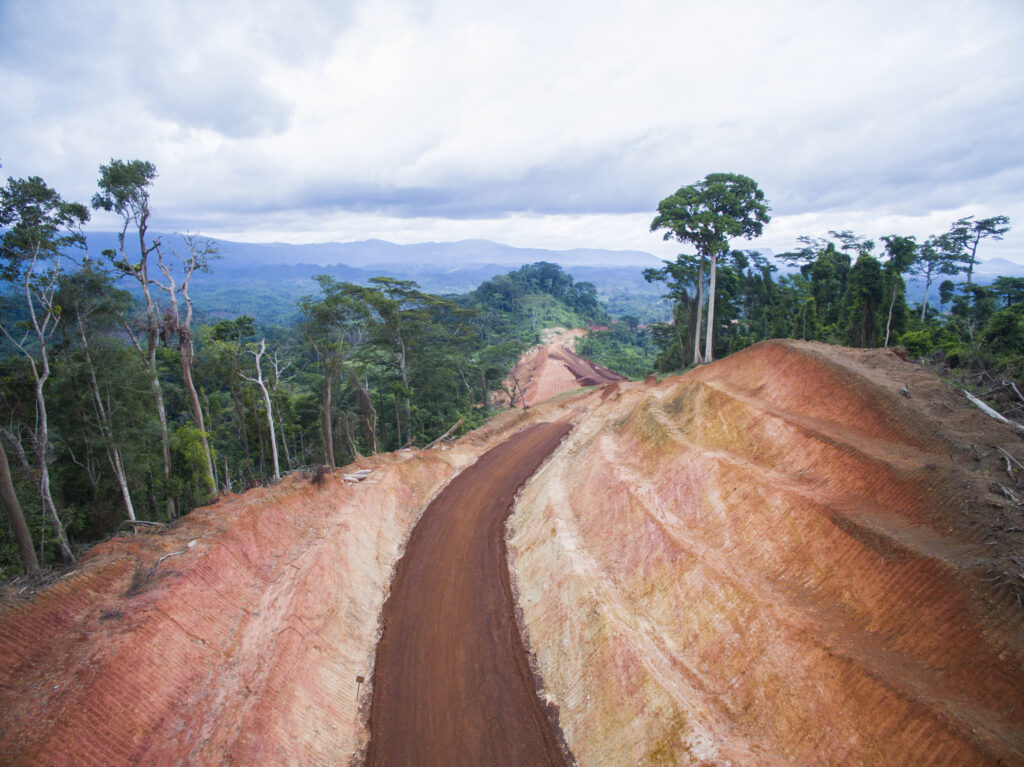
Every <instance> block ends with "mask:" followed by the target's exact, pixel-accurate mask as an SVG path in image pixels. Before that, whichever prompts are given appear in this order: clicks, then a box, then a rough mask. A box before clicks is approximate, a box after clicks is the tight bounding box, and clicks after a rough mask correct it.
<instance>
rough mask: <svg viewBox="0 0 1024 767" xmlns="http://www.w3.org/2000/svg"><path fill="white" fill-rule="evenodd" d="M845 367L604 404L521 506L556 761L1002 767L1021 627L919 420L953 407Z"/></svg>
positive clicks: (1013, 726) (681, 384)
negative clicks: (560, 734) (561, 756)
mask: <svg viewBox="0 0 1024 767" xmlns="http://www.w3.org/2000/svg"><path fill="white" fill-rule="evenodd" d="M860 354H862V353H860V352H854V351H853V350H841V349H834V348H829V347H825V346H823V345H811V344H797V343H768V344H761V345H758V346H756V347H753V348H752V349H749V350H747V351H746V352H743V353H740V354H736V355H734V356H732V357H730V358H728V359H727V360H724V361H723V362H720V363H716V364H715V365H712V366H708V367H706V368H703V369H701V370H699V371H698V372H696V373H695V374H691V375H689V376H686V377H683V378H681V379H673V380H670V381H666V382H663V383H662V384H661V385H659V386H657V387H643V386H640V385H635V384H629V385H620V386H619V387H618V388H617V390H615V391H613V392H610V393H608V394H609V396H607V398H606V399H605V401H604V402H603V404H602V405H600V406H599V407H597V408H596V409H594V410H593V411H592V412H591V413H590V415H589V416H588V417H587V418H586V419H584V420H583V421H582V422H581V423H580V424H579V426H578V427H577V429H576V431H575V432H574V433H573V434H572V435H571V436H570V437H569V439H568V440H567V441H566V443H564V444H563V446H562V447H561V448H560V449H559V450H558V451H557V452H556V453H555V455H554V456H553V458H552V459H551V461H550V462H549V463H548V464H547V465H546V466H545V467H544V468H543V469H541V471H540V472H538V474H537V475H535V476H534V477H533V478H532V479H531V480H530V482H529V483H528V484H527V486H526V487H525V488H524V490H523V493H522V496H521V499H520V502H519V504H518V506H517V511H516V513H515V515H514V516H513V518H512V521H511V522H510V525H511V527H512V529H513V530H514V535H513V536H512V538H511V549H512V554H513V557H514V572H515V576H516V579H517V582H518V587H519V592H520V596H521V605H522V608H523V613H524V621H525V624H526V627H527V629H528V632H529V639H530V644H531V649H532V651H533V652H534V653H535V655H536V660H537V663H538V665H539V668H540V671H541V674H542V677H543V679H544V681H545V684H546V688H547V694H548V695H549V696H550V698H551V700H552V701H553V702H554V703H555V704H557V705H558V706H559V708H560V721H561V725H562V729H563V731H564V734H565V736H566V739H567V741H568V744H569V746H570V747H571V748H572V750H573V752H574V754H575V755H576V756H577V758H578V759H579V762H580V764H698V763H701V764H724V763H727V762H728V763H732V764H744V765H754V764H756V765H765V764H780V765H781V764H793V763H798V764H878V765H891V764H949V765H963V764H1000V763H1001V764H1021V763H1024V752H1022V743H1024V692H1022V690H1024V642H1022V638H1021V637H1022V629H1024V624H1022V620H1021V612H1020V609H1019V606H1018V603H1017V601H1016V599H1015V598H1014V595H1013V593H1012V592H1011V593H1007V592H1006V591H1005V590H1000V585H1001V584H1000V582H996V581H997V579H996V578H990V577H988V574H989V573H991V572H992V571H993V570H992V568H993V567H995V565H997V564H998V563H994V561H993V559H992V554H991V552H992V550H993V549H992V547H991V546H990V545H988V544H990V543H991V541H990V540H989V538H994V537H995V536H996V535H997V533H998V531H997V529H996V528H997V525H994V524H993V523H992V521H991V520H990V519H988V518H987V517H982V516H980V515H996V514H1018V515H1019V513H1020V512H1019V511H1016V510H1013V509H1007V508H1003V507H1000V508H999V509H998V510H997V509H996V508H995V507H992V508H990V507H989V505H988V503H987V501H986V499H985V496H986V493H987V489H986V488H985V486H984V484H985V483H984V480H980V479H979V477H976V476H975V474H974V473H972V472H971V471H969V469H970V468H971V467H970V466H965V465H963V464H964V463H965V462H966V456H967V455H968V452H967V450H968V446H967V445H954V444H952V443H951V442H950V439H949V437H950V432H949V430H948V429H946V427H945V426H944V424H943V423H942V422H940V421H939V420H937V419H935V418H933V417H932V415H931V414H930V411H929V407H930V408H931V409H932V410H935V409H937V408H939V409H941V408H940V406H941V407H948V408H951V409H956V408H957V406H956V404H955V403H954V404H950V403H947V402H944V401H943V402H938V403H937V404H936V402H931V403H930V405H928V407H925V405H924V404H923V403H921V402H919V401H917V400H914V399H909V400H908V399H906V398H905V397H900V396H899V395H898V390H899V387H898V385H891V386H890V384H893V383H898V382H899V381H901V380H903V381H906V380H909V378H913V377H914V376H918V377H920V375H921V374H920V372H919V371H920V369H919V368H914V367H912V366H909V365H906V364H905V363H902V362H900V361H899V360H897V359H895V358H894V357H893V356H892V355H888V354H886V353H884V352H880V351H879V352H875V353H872V354H874V355H875V356H873V357H870V358H867V357H860V356H858V355H860ZM865 360H868V361H867V362H865ZM872 366H874V368H877V370H873V369H872ZM915 380H919V378H918V379H915ZM934 383H935V385H936V386H939V384H938V383H937V382H934ZM923 385H924V384H922V386H923ZM919 399H920V398H919ZM951 402H952V400H951ZM964 407H966V408H967V409H969V406H967V405H965V406H964ZM950 417H951V418H953V417H955V418H957V419H960V420H963V419H964V418H975V419H977V421H978V423H977V424H976V427H977V430H976V431H975V432H974V433H976V434H980V433H984V432H986V430H990V429H991V428H993V427H992V426H991V425H990V424H988V423H987V422H986V420H987V419H985V416H983V415H980V414H977V415H975V414H973V413H967V414H965V413H964V412H962V411H961V410H960V409H957V412H955V413H951V414H950ZM993 439H994V440H1000V439H1001V440H1003V442H1002V443H1001V444H1002V445H1003V446H1004V447H1006V446H1007V445H1009V446H1010V447H1011V448H1014V447H1015V448H1016V450H1017V452H1018V453H1020V452H1021V451H1020V447H1021V443H1020V442H1019V441H1018V442H1017V443H1016V444H1015V445H1014V444H1012V443H1011V442H1010V440H1012V439H1013V438H1012V437H1011V436H1009V432H1008V431H1007V432H1006V433H1003V432H1000V433H999V434H998V435H996V436H995V437H993ZM991 444H997V443H995V442H993V443H991ZM979 493H980V495H979ZM972 503H973V504H974V505H973V506H972V505H971V504H972ZM1005 505H1006V504H1003V506H1005ZM993 518H994V516H993ZM1019 526H1022V525H1019V524H1018V527H1019ZM1007 529H1011V528H1007ZM1012 529H1016V528H1012ZM1005 534H1006V533H1004V535H1005ZM996 569H997V570H998V567H997V568H996ZM1004 574H1005V573H1004Z"/></svg>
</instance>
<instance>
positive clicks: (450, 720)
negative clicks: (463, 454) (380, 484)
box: [366, 422, 571, 767]
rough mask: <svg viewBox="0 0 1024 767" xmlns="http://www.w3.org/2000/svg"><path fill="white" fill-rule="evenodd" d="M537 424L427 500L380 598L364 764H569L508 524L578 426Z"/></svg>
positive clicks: (499, 766)
mask: <svg viewBox="0 0 1024 767" xmlns="http://www.w3.org/2000/svg"><path fill="white" fill-rule="evenodd" d="M570 429H571V425H570V424H568V423H564V422H556V423H540V424H537V425H535V426H531V427H529V428H527V429H524V430H523V431H521V432H519V433H518V434H516V435H514V436H513V437H511V438H510V439H508V440H506V441H505V442H503V443H502V444H500V445H498V446H497V447H495V448H493V449H492V450H490V451H489V452H487V453H485V454H484V455H483V456H481V457H480V459H479V460H478V461H477V462H476V463H475V464H473V465H472V466H470V467H469V468H468V469H466V470H465V471H463V472H462V473H461V474H460V475H458V476H457V477H456V478H455V479H454V480H452V482H451V483H450V484H449V485H448V487H447V488H445V490H444V491H443V492H442V493H441V494H440V495H439V496H438V497H437V498H435V499H434V501H433V502H432V503H431V504H430V506H428V507H427V510H426V511H425V512H424V514H423V517H422V518H421V520H420V522H419V523H418V524H417V526H416V528H415V529H414V530H413V533H412V535H411V537H410V539H409V544H408V547H407V549H406V552H405V555H404V556H403V557H402V559H401V561H400V562H399V564H398V566H397V568H396V572H395V577H394V580H393V582H392V586H391V595H390V596H389V597H388V600H387V602H386V603H385V605H384V611H383V622H384V632H383V636H382V637H381V640H380V643H379V645H378V648H377V662H376V666H375V671H374V689H373V700H372V703H371V707H370V731H371V738H370V744H369V747H368V751H367V760H366V763H367V764H368V765H413V764H415V765H421V766H422V767H427V766H428V765H444V766H445V767H452V766H455V765H489V766H490V767H501V766H502V765H531V767H532V766H535V765H566V764H567V762H566V759H565V757H564V756H563V754H562V751H561V750H560V747H559V744H558V738H557V736H556V734H555V732H554V731H553V728H552V727H551V726H550V724H549V723H548V720H547V717H546V716H545V713H544V709H543V707H542V705H541V702H540V700H539V699H538V697H537V695H536V692H535V689H534V682H533V674H532V672H531V670H530V665H529V661H528V659H527V655H526V650H525V648H524V646H523V642H522V638H521V636H520V634H519V630H518V628H517V625H516V619H515V614H514V601H513V597H512V589H511V584H510V580H509V571H508V564H507V560H506V551H505V541H504V525H505V519H506V517H507V516H508V514H509V512H510V510H511V505H512V501H513V497H514V495H515V493H516V491H517V490H518V488H519V487H520V486H521V485H522V484H523V483H524V482H525V481H526V480H527V478H529V477H530V475H531V474H533V473H534V472H535V471H536V470H537V468H538V467H539V466H540V464H541V463H542V462H543V461H544V459H545V458H546V457H547V455H548V454H549V453H550V452H551V451H552V450H553V449H554V448H555V447H556V446H557V445H558V443H559V441H560V440H561V439H562V438H563V437H564V436H565V435H566V434H567V433H568V432H569V431H570Z"/></svg>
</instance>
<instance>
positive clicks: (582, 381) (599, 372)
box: [506, 330, 627, 407]
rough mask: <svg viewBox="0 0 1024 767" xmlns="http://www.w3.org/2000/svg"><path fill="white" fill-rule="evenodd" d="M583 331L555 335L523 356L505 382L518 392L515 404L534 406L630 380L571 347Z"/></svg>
mask: <svg viewBox="0 0 1024 767" xmlns="http://www.w3.org/2000/svg"><path fill="white" fill-rule="evenodd" d="M585 332H586V331H583V330H568V331H559V332H553V333H552V334H551V335H550V336H549V337H548V338H547V340H546V341H545V342H544V343H543V344H541V345H539V346H535V347H534V348H532V349H530V350H529V351H528V352H526V354H524V355H523V356H522V358H521V359H520V360H519V362H518V363H516V366H515V368H513V370H512V373H511V374H510V375H509V377H508V380H507V381H506V388H507V389H508V390H509V391H513V392H515V403H514V404H515V405H516V406H518V407H522V406H523V404H524V403H525V405H526V406H527V407H532V406H534V405H536V404H537V403H538V402H543V401H544V400H546V399H550V398H551V397H554V396H556V395H559V394H564V393H565V392H568V391H572V390H573V389H579V388H580V387H583V386H600V385H602V384H607V383H615V382H616V381H625V380H627V379H626V377H625V376H624V375H620V374H619V373H616V372H615V371H614V370H609V369H608V368H606V367H602V366H601V365H598V364H597V363H594V362H591V361H590V360H588V359H585V358H583V357H581V356H579V355H578V354H576V352H575V351H573V349H572V346H573V344H574V343H575V340H576V338H578V337H579V336H580V335H582V334H584V333H585Z"/></svg>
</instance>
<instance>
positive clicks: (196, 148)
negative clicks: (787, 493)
mask: <svg viewBox="0 0 1024 767" xmlns="http://www.w3.org/2000/svg"><path fill="white" fill-rule="evenodd" d="M0 14H2V15H0V30H3V31H0V78H2V80H3V82H4V86H5V95H6V96H7V97H8V98H7V102H8V104H11V105H16V108H12V109H9V110H8V112H9V116H8V119H6V120H5V121H4V122H3V123H2V124H0V160H2V161H3V162H4V165H5V168H4V171H5V172H6V173H10V174H12V175H29V174H39V175H42V176H44V178H46V179H47V180H48V181H49V182H50V183H51V184H53V185H54V186H56V187H57V188H58V189H59V190H61V191H62V193H64V194H65V195H66V196H68V197H73V198H77V199H88V197H89V196H91V194H92V191H93V189H94V183H95V178H96V175H97V168H98V166H99V165H100V164H101V163H104V162H106V161H108V160H109V159H110V158H111V157H123V158H126V159H128V158H134V157H140V158H144V159H148V160H151V161H153V162H154V163H156V165H157V167H158V169H159V171H160V178H159V180H158V182H157V188H156V189H155V190H154V202H155V204H156V205H157V208H158V214H159V215H162V216H164V218H165V219H166V220H167V221H170V222H175V223H178V222H183V225H180V226H179V227H178V228H188V227H187V226H186V225H184V224H186V223H188V222H191V227H190V228H192V229H197V228H202V227H208V228H210V229H211V230H215V231H211V233H224V232H235V233H236V234H238V236H245V237H246V238H247V239H253V238H254V236H255V234H256V233H258V232H274V233H276V235H277V237H276V238H277V239H282V240H291V241H309V240H310V239H315V238H318V237H320V236H321V235H323V236H327V235H330V236H329V237H327V238H328V239H353V238H357V237H358V236H380V237H388V236H391V237H393V238H398V237H399V236H400V235H401V236H405V235H408V236H409V237H418V236H419V235H418V234H417V233H419V232H422V233H423V236H424V237H430V238H432V239H457V238H460V237H476V236H482V237H491V238H493V239H503V240H505V241H508V242H511V243H513V244H524V245H527V244H529V245H537V246H543V245H545V242H543V241H539V240H538V238H539V237H549V238H551V239H550V243H549V245H550V246H551V247H571V246H572V244H571V241H572V240H573V238H575V237H579V238H581V239H580V240H579V241H577V242H575V244H576V245H580V246H588V247H595V246H601V245H607V246H609V247H645V248H646V249H649V250H652V251H654V252H658V254H659V255H662V254H663V253H664V250H661V251H659V250H658V249H659V248H671V247H674V246H671V245H665V246H661V245H660V244H659V241H658V240H657V237H656V236H654V235H650V234H649V233H648V232H647V231H646V227H647V224H648V223H649V221H650V217H651V216H652V215H653V211H654V207H655V206H656V204H657V201H658V200H659V199H660V198H661V197H663V196H665V195H666V194H669V193H670V192H672V191H674V189H675V188H676V187H678V186H680V185H682V184H685V183H690V182H693V181H696V180H698V179H700V178H702V177H703V176H704V175H705V174H706V173H708V172H712V171H723V170H725V171H735V172H741V173H745V174H747V175H750V176H752V177H753V178H755V179H757V180H758V182H759V183H760V184H761V186H762V188H763V189H765V191H766V193H767V194H768V197H769V199H770V200H771V201H772V203H773V206H774V208H775V213H776V220H775V222H774V223H773V224H772V225H771V226H770V227H769V228H768V230H767V231H766V234H765V238H764V239H763V242H764V243H765V244H768V243H770V244H769V245H768V246H770V247H773V248H775V249H785V248H786V247H789V245H783V244H781V243H782V242H783V241H784V240H785V239H786V238H787V237H792V236H795V234H794V233H805V232H806V233H812V234H814V233H822V232H824V231H825V230H827V229H842V228H855V229H859V230H862V231H865V232H866V233H867V234H871V235H877V234H884V233H887V232H886V231H884V230H885V228H886V227H888V226H890V225H892V226H905V227H907V231H911V230H912V233H919V228H920V227H931V226H936V225H937V227H938V229H942V228H944V227H945V226H946V225H948V222H949V221H951V220H952V218H955V217H956V215H959V214H960V213H959V212H960V211H964V212H977V213H978V214H979V215H984V214H991V213H1006V214H1009V215H1011V216H1013V217H1014V218H1015V220H1018V221H1021V224H1022V226H1024V218H1020V215H1021V214H1024V210H1021V206H1020V203H1019V202H1018V195H1019V190H1020V189H1021V188H1022V186H1021V181H1022V180H1024V179H1022V176H1024V171H1022V168H1024V141H1022V136H1021V128H1020V127H1019V126H1020V125H1022V124H1024V119H1022V118H1024V74H1022V72H1024V70H1022V69H1021V67H1020V54H1019V45H1018V41H1019V40H1020V39H1021V38H1022V35H1021V32H1022V31H1024V29H1022V28H1024V7H1022V6H1020V5H1019V4H1017V3H1011V2H1000V1H999V0H988V1H987V2H984V1H983V2H975V3H972V4H970V5H969V6H965V5H964V4H963V3H960V2H953V1H952V0H947V1H946V2H933V3H929V4H927V6H922V5H920V4H914V3H908V4H898V3H891V2H884V3H883V2H877V1H875V0H872V1H868V2H862V3H857V4H851V3H845V2H824V3H818V4H815V5H813V6H809V5H807V4H806V3H797V2H784V1H782V0H777V1H775V2H757V3H755V2H721V3H713V4H712V3H703V2H667V1H666V2H658V1H656V0H647V1H641V2H633V3H630V4H628V5H627V4H624V3H613V2H595V1H593V0H591V2H583V1H582V0H571V1H568V2H560V3H548V2H544V3H542V2H535V1H534V0H527V1H526V2H521V3H516V4H501V5H498V4H494V5H491V4H482V3H476V2H469V1H468V0H464V1H462V0H437V1H436V2H433V3H429V4H423V3H417V2H412V1H411V0H409V1H408V2H397V1H396V2H372V1H370V0H366V1H365V2H364V1H360V2H351V3H347V4H344V5H341V6H339V5H338V4H336V3H327V2H322V3H319V2H300V3H291V2H289V3H287V4H285V3H283V2H278V3H260V4H250V3H242V2H206V3H199V2H177V3H170V2H159V3H141V4H136V5H134V6H131V5H125V4H124V3H117V2H113V0H111V1H110V2H106V3H89V4H67V3H62V2H56V1H55V0H51V2H25V1H24V0H22V1H20V2H19V1H18V0H8V2H7V3H4V4H3V5H0ZM954 212H957V213H956V214H955V215H954ZM636 226H639V229H627V227H636ZM799 226H806V227H807V229H805V230H799V231H798V227H799ZM375 228H376V229H375ZM812 230H813V231H812ZM349 232H353V233H354V232H359V233H361V234H360V235H354V234H353V235H350V234H348V233H349ZM445 232H447V233H448V234H445ZM921 232H923V230H921ZM626 243H632V244H626ZM640 243H653V244H647V245H642V244H640ZM790 245H791V243H790ZM997 248H998V249H999V251H1000V252H1001V253H1003V254H1012V253H1013V252H1019V253H1020V254H1021V257H1022V258H1024V240H1022V239H1020V238H1019V237H1017V236H1016V235H1015V234H1011V236H1010V237H1008V238H1007V240H1006V241H1005V242H1004V243H1002V244H998V245H995V246H994V247H993V250H995V249H997ZM667 255H670V253H669V254H667Z"/></svg>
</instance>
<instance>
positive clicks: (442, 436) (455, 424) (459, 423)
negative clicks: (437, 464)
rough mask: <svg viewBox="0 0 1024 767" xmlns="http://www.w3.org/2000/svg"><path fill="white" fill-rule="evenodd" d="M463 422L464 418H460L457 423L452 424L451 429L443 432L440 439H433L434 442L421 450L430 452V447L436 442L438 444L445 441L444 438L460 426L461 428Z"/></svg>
mask: <svg viewBox="0 0 1024 767" xmlns="http://www.w3.org/2000/svg"><path fill="white" fill-rule="evenodd" d="M465 422H466V418H465V416H463V417H462V418H460V419H459V420H458V421H456V422H455V423H454V425H453V426H452V427H451V428H450V429H448V431H446V432H445V433H444V434H442V435H441V436H440V437H438V438H437V439H435V440H434V441H433V442H431V443H430V444H429V445H427V446H426V447H425V448H423V449H424V450H430V448H432V447H433V446H434V445H436V444H437V443H438V442H440V441H441V440H443V439H445V438H446V437H447V436H448V435H449V434H451V433H452V432H453V431H455V430H456V429H458V428H459V427H460V426H462V424H464V423H465Z"/></svg>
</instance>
